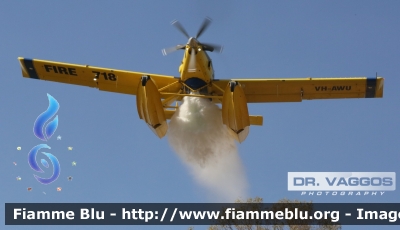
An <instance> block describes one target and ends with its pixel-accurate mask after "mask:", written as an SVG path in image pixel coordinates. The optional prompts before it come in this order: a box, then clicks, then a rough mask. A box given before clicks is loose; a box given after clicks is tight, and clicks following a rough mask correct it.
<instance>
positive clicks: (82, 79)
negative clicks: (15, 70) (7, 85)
mask: <svg viewBox="0 0 400 230" xmlns="http://www.w3.org/2000/svg"><path fill="white" fill-rule="evenodd" d="M18 60H19V62H20V65H21V69H22V75H23V76H24V77H26V78H33V79H40V80H45V81H54V82H60V83H67V84H74V85H81V86H88V87H93V88H98V89H99V90H104V91H109V92H116V93H125V94H132V95H136V94H137V89H138V85H139V82H140V79H141V77H142V76H144V75H148V76H150V77H151V79H152V80H153V81H154V83H155V85H156V87H157V89H158V90H162V91H163V92H167V93H176V92H178V91H179V90H180V88H181V85H180V84H179V78H175V77H173V76H166V75H158V74H149V73H140V72H131V71H125V70H116V69H110V68H101V67H94V66H89V65H76V64H69V63H63V62H53V61H45V60H38V59H28V58H22V57H19V58H18ZM162 97H163V96H162ZM163 98H165V97H163Z"/></svg>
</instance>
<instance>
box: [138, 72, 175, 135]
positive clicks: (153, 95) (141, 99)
mask: <svg viewBox="0 0 400 230" xmlns="http://www.w3.org/2000/svg"><path fill="white" fill-rule="evenodd" d="M136 106H137V111H138V114H139V117H140V119H143V120H144V121H145V122H146V123H147V125H148V126H149V128H150V129H151V130H152V131H153V132H154V133H155V134H156V135H157V136H158V137H159V138H162V137H164V136H165V134H166V133H167V130H168V124H167V120H166V118H165V113H164V108H163V106H162V103H161V95H160V92H158V89H157V87H156V85H155V84H154V82H153V80H152V79H151V78H150V76H142V78H141V82H140V83H139V85H138V90H137V96H136Z"/></svg>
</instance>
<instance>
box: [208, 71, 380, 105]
mask: <svg viewBox="0 0 400 230" xmlns="http://www.w3.org/2000/svg"><path fill="white" fill-rule="evenodd" d="M230 81H237V82H239V83H240V84H241V87H242V89H243V91H244V94H245V97H246V101H247V102H248V103H260V102H300V101H302V100H315V99H340V98H381V97H383V84H384V79H383V78H382V77H376V78H366V77H352V78H286V79H285V78H282V79H232V80H225V79H224V80H222V79H221V80H214V81H213V83H212V84H213V86H212V91H213V92H215V95H218V96H221V95H222V94H223V92H221V89H225V87H226V85H227V84H228V83H229V82H230Z"/></svg>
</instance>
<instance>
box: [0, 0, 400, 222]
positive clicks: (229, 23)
mask: <svg viewBox="0 0 400 230" xmlns="http://www.w3.org/2000/svg"><path fill="white" fill-rule="evenodd" d="M399 9H400V2H398V1H210V0H209V1H100V0H98V1H11V0H9V1H1V2H0V20H1V23H0V31H1V32H0V71H1V79H2V81H1V84H0V108H1V109H0V140H1V141H0V143H1V152H2V160H1V168H0V175H1V177H0V178H1V179H0V180H1V182H2V186H1V189H0V197H1V198H0V199H2V200H3V203H10V202H29V203H34V202H66V203H72V202H94V203H104V202H107V203H108V202H110V203H112V202H119V203H125V202H126V203H135V202H139V203H147V202H151V203H154V202H163V203H164V202H165V203H174V202H177V203H181V202H210V201H215V200H214V199H213V194H211V193H208V192H207V190H205V189H204V188H203V187H201V186H199V185H198V184H197V183H196V182H195V181H194V179H193V178H192V175H191V174H190V172H189V171H188V169H187V168H186V166H185V165H184V164H182V162H181V161H180V159H179V158H178V157H177V156H176V154H175V153H174V152H173V151H172V149H171V148H170V146H169V144H168V141H167V139H166V138H164V139H161V140H160V139H158V138H157V137H156V136H155V135H154V134H153V133H152V132H151V131H150V129H149V128H148V127H147V125H146V124H145V123H144V122H143V121H142V120H140V119H139V117H138V114H137V111H136V99H135V97H134V96H130V95H124V94H116V93H108V92H101V91H98V90H96V89H92V88H85V87H79V86H73V85H66V84H59V83H52V82H45V81H38V80H33V79H26V78H23V77H22V74H21V70H20V66H19V63H18V60H17V58H18V57H19V56H21V57H26V58H37V59H44V60H52V61H59V62H68V63H76V64H89V65H93V66H100V67H109V68H115V69H124V70H132V71H140V72H150V73H158V74H165V75H174V76H179V75H178V74H179V73H178V66H179V63H180V61H181V59H182V55H183V52H182V51H178V52H175V53H173V54H171V55H168V56H166V57H164V56H162V54H161V49H162V48H165V47H170V46H174V45H177V44H181V43H185V42H186V41H187V39H186V38H185V37H184V36H182V34H180V33H179V32H178V31H177V30H176V29H175V28H173V27H172V26H170V22H171V21H172V20H173V19H178V20H180V22H181V23H182V24H183V25H184V26H185V28H186V30H187V31H188V32H189V34H191V35H194V34H195V33H196V31H197V29H198V27H199V25H200V24H201V22H202V20H203V19H204V17H205V16H209V17H211V18H212V19H213V24H212V25H211V26H210V28H209V29H208V30H207V31H206V32H205V33H204V34H203V35H202V37H201V39H200V41H204V42H212V43H217V44H222V45H224V52H223V53H222V54H213V53H211V54H210V57H211V58H212V60H213V65H214V68H215V77H216V78H220V79H229V78H296V77H355V76H368V77H374V76H375V72H378V74H379V75H380V76H382V77H385V89H384V98H382V99H349V100H320V101H303V102H302V103H271V104H253V105H250V106H249V112H250V113H251V114H253V115H263V116H264V126H262V127H258V126H252V127H251V128H250V134H249V136H248V138H247V140H246V141H245V142H244V143H242V144H240V145H239V151H240V157H241V159H242V161H243V164H244V167H245V171H246V177H247V178H248V181H249V186H250V187H249V196H251V197H255V196H259V197H262V198H263V199H264V201H265V202H276V201H278V200H279V199H282V198H289V199H299V200H307V201H309V200H312V201H313V202H374V203H377V202H378V203H379V202H400V200H399V191H398V190H397V191H394V192H386V194H385V195H384V196H330V195H329V196H300V192H289V191H287V173H288V172H296V171H300V172H301V171H316V172H318V171H323V172H325V171H326V172H340V171H343V172H374V171H377V172H380V171H383V172H385V171H388V172H396V173H398V172H399V152H398V151H399V147H400V142H399V139H398V138H399V130H400V127H399V125H400V122H399V121H400V111H399V99H400V92H399V90H398V86H399V85H400V79H399V77H398V74H399V72H400V68H399V66H400V65H399V60H400V43H399V41H400V30H399V25H400V14H399ZM396 87H397V88H396ZM47 93H49V94H51V95H52V96H53V97H55V98H56V99H57V100H58V102H59V103H60V110H59V111H58V113H57V114H58V116H59V127H58V129H57V131H56V133H55V136H54V137H53V138H52V139H51V140H50V141H49V142H48V144H49V145H50V146H51V147H52V149H51V150H50V151H49V152H51V153H52V154H54V155H56V156H57V157H58V159H59V161H60V164H61V175H60V178H59V179H58V180H57V181H55V182H54V183H52V184H50V185H47V186H46V185H42V184H40V183H39V182H37V181H36V180H35V178H34V177H33V173H34V172H33V170H32V169H31V168H30V167H29V165H28V163H27V154H28V152H29V150H30V149H31V148H32V147H34V146H36V145H38V144H41V143H43V142H42V141H40V140H39V139H37V138H36V137H35V136H34V134H33V132H32V127H33V123H34V121H35V120H36V118H37V116H38V115H39V114H41V113H42V112H43V111H44V110H46V109H47V106H48V101H47V96H46V94H47ZM58 135H61V136H62V140H60V141H57V140H56V136H58ZM17 146H21V147H22V150H21V151H17V150H16V148H17ZM68 146H72V147H73V150H72V151H68V150H67V147H68ZM72 161H76V162H77V166H76V167H73V166H72V165H71V162H72ZM13 162H16V163H17V166H15V165H14V164H13ZM50 174H51V172H50ZM17 176H21V178H22V180H21V181H17V180H16V179H15V178H16V177H17ZM68 176H73V180H72V181H68V180H67V177H68ZM27 187H32V188H33V190H32V191H31V192H28V191H27ZM57 187H62V191H61V192H57V191H56V188H57ZM43 192H45V193H46V194H44V193H43ZM0 222H1V223H2V224H4V209H0ZM3 228H4V229H55V228H57V229H70V228H72V226H37V227H29V226H3V227H2V229H3ZM73 228H74V229H77V230H78V229H109V228H115V229H160V228H162V229H187V227H186V226H178V227H176V226H162V227H161V226H158V227H157V226H74V227H73ZM204 228H205V226H197V227H196V228H195V229H204ZM376 228H377V227H376V226H375V227H374V226H372V227H368V226H361V227H358V226H345V227H344V228H343V229H376ZM379 228H380V229H381V228H382V229H396V228H395V227H387V226H386V227H379Z"/></svg>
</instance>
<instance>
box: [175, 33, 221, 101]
mask: <svg viewBox="0 0 400 230" xmlns="http://www.w3.org/2000/svg"><path fill="white" fill-rule="evenodd" d="M204 48H205V47H204V46H202V45H201V44H199V43H198V41H197V40H196V39H195V38H190V39H189V41H188V43H187V44H186V47H185V48H184V49H185V52H184V55H183V59H182V63H181V65H180V66H179V73H180V75H181V82H182V83H183V84H184V86H185V88H186V89H185V91H186V92H187V93H189V92H199V93H201V94H205V93H207V92H208V90H207V86H208V85H210V83H211V81H212V80H213V79H214V69H213V66H212V61H211V59H210V57H209V56H208V55H207V53H206V50H204Z"/></svg>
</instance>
